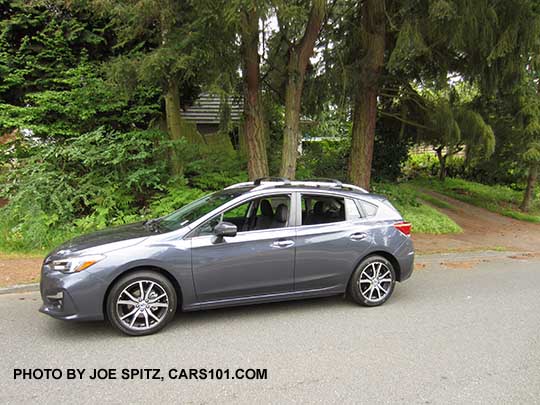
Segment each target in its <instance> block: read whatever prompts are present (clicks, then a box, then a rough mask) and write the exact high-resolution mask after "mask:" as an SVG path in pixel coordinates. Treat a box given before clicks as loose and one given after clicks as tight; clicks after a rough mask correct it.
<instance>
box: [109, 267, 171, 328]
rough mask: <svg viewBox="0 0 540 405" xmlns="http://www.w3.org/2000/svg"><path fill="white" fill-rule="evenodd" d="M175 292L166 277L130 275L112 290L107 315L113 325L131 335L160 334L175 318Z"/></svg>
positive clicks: (138, 273)
mask: <svg viewBox="0 0 540 405" xmlns="http://www.w3.org/2000/svg"><path fill="white" fill-rule="evenodd" d="M175 311H176V292H175V290H174V287H173V286H172V285H171V283H170V281H169V280H168V279H167V278H166V277H164V276H163V275H161V274H159V273H155V272H151V271H140V272H135V273H130V274H128V275H127V276H126V277H124V278H122V279H120V280H119V281H118V282H117V283H116V284H115V285H114V286H113V288H112V290H111V293H110V294H109V298H108V300H107V313H108V315H109V319H110V320H111V322H112V324H113V325H114V326H116V327H117V328H118V329H120V330H121V331H122V332H124V333H127V334H129V335H148V334H151V333H154V332H157V331H158V330H159V329H161V328H162V327H163V326H165V324H166V323H167V322H169V320H170V319H171V318H172V317H173V316H174V313H175Z"/></svg>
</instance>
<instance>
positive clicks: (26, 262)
mask: <svg viewBox="0 0 540 405" xmlns="http://www.w3.org/2000/svg"><path fill="white" fill-rule="evenodd" d="M42 261H43V259H37V258H30V259H22V258H13V259H10V258H0V287H7V286H10V285H17V284H28V283H37V282H39V275H40V271H41V263H42Z"/></svg>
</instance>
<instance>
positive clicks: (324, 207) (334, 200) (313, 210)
mask: <svg viewBox="0 0 540 405" xmlns="http://www.w3.org/2000/svg"><path fill="white" fill-rule="evenodd" d="M341 221H345V199H344V198H342V197H335V196H328V195H309V194H302V225H317V224H329V223H332V222H341Z"/></svg>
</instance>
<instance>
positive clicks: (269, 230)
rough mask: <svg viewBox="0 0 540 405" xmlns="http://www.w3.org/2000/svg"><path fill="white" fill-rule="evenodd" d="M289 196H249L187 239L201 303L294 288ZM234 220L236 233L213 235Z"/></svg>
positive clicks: (292, 231)
mask: <svg viewBox="0 0 540 405" xmlns="http://www.w3.org/2000/svg"><path fill="white" fill-rule="evenodd" d="M290 208H291V198H290V196H289V195H270V196H266V197H262V198H257V199H252V200H249V201H247V202H244V203H242V204H240V205H238V206H236V207H233V208H232V209H229V210H227V211H226V212H223V213H221V214H219V215H218V216H216V217H214V218H212V219H210V220H209V221H208V222H207V223H206V224H203V225H202V226H201V228H200V231H199V232H198V233H197V234H196V235H195V236H194V237H193V238H192V240H191V258H192V259H191V260H192V269H193V278H194V282H195V289H196V292H197V297H198V299H199V301H200V302H208V301H219V300H225V299H234V298H243V297H250V296H257V295H264V294H274V293H285V292H291V291H292V290H293V283H294V250H295V246H294V245H295V229H294V227H292V226H289V223H290ZM220 221H226V222H231V223H234V224H235V225H236V226H237V228H238V234H237V235H236V236H233V237H224V238H217V237H216V236H215V235H213V227H214V226H215V225H216V224H217V223H219V222H220Z"/></svg>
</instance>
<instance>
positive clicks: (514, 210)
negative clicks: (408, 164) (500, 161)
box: [411, 178, 540, 223]
mask: <svg viewBox="0 0 540 405" xmlns="http://www.w3.org/2000/svg"><path fill="white" fill-rule="evenodd" d="M411 184H413V185H414V186H415V187H420V188H429V189H431V190H434V191H437V192H439V193H441V194H444V195H447V196H449V197H452V198H455V199H456V200H460V201H463V202H466V203H468V204H472V205H475V206H477V207H482V208H485V209H487V210H489V211H492V212H496V213H498V214H501V215H504V216H507V217H511V218H515V219H518V220H521V221H528V222H536V223H540V199H539V198H538V196H536V198H534V200H533V203H532V206H531V209H530V212H528V213H526V212H522V211H520V209H519V205H520V203H521V199H522V198H523V192H522V191H519V190H514V189H512V188H510V187H507V186H500V185H495V186H488V185H485V184H480V183H475V182H472V181H467V180H462V179H452V178H448V179H446V180H445V181H444V182H441V181H439V180H436V179H428V178H419V179H416V180H413V181H412V182H411ZM422 198H423V197H422ZM426 201H428V200H426Z"/></svg>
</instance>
